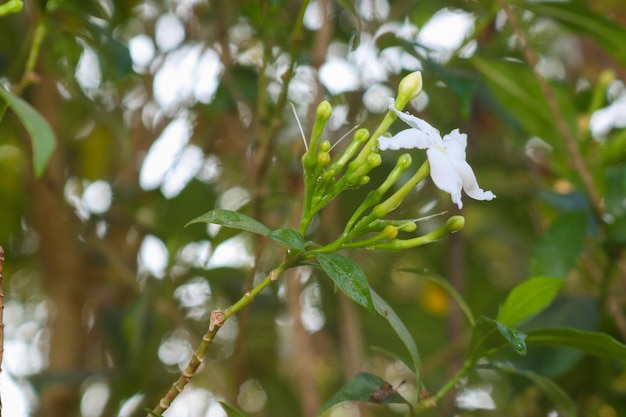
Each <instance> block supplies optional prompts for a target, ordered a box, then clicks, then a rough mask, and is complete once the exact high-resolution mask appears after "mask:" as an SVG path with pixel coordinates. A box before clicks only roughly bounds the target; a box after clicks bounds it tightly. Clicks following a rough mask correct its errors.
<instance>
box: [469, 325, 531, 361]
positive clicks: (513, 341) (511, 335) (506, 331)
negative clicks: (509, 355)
mask: <svg viewBox="0 0 626 417" xmlns="http://www.w3.org/2000/svg"><path fill="white" fill-rule="evenodd" d="M525 338H526V334H524V333H522V332H520V331H519V330H515V329H512V328H510V327H508V326H505V325H504V324H502V323H500V322H498V321H496V320H494V319H490V318H488V317H485V316H483V317H481V318H479V319H478V321H477V322H476V326H474V330H473V332H472V341H471V343H470V353H469V360H470V361H472V362H475V361H477V360H478V359H479V358H480V357H481V356H484V355H486V354H488V353H490V352H491V351H492V350H496V349H500V348H501V347H502V346H503V342H506V344H508V345H510V346H511V347H512V348H513V349H514V350H515V352H517V353H518V354H520V355H525V354H526V343H525Z"/></svg>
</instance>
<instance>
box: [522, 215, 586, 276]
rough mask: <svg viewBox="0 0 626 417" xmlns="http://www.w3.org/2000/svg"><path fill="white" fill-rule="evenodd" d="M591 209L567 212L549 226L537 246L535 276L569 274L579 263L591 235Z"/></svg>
mask: <svg viewBox="0 0 626 417" xmlns="http://www.w3.org/2000/svg"><path fill="white" fill-rule="evenodd" d="M587 225H588V213H587V212H586V211H576V212H569V213H564V214H562V215H561V216H560V217H558V218H557V219H556V220H555V221H554V222H553V223H552V224H551V225H550V227H549V228H548V230H547V231H546V233H545V234H544V235H543V237H542V238H541V241H540V242H539V244H537V246H536V247H535V250H534V252H533V257H532V261H531V267H530V269H531V275H532V276H546V277H555V278H565V277H566V276H567V274H568V273H569V271H571V270H572V268H573V267H574V265H575V264H576V258H578V255H579V254H580V252H581V251H582V250H583V247H584V245H585V238H586V236H587V227H588V226H587Z"/></svg>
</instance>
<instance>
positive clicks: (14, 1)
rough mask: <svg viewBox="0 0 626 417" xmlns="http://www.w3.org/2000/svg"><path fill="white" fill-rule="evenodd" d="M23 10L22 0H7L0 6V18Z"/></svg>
mask: <svg viewBox="0 0 626 417" xmlns="http://www.w3.org/2000/svg"><path fill="white" fill-rule="evenodd" d="M23 8H24V2H23V1H22V0H9V1H7V2H6V3H4V4H0V17H2V16H6V15H8V14H13V13H19V12H21V11H22V9H23Z"/></svg>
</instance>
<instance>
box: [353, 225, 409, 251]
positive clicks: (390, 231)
mask: <svg viewBox="0 0 626 417" xmlns="http://www.w3.org/2000/svg"><path fill="white" fill-rule="evenodd" d="M396 236H398V228H397V227H395V226H386V227H385V228H384V229H383V230H382V232H380V233H379V234H377V235H376V236H374V237H372V238H370V239H365V240H360V241H357V242H348V243H344V244H343V245H341V247H342V248H368V249H373V248H374V247H377V244H380V242H382V241H385V240H391V239H395V238H396ZM388 243H391V242H388Z"/></svg>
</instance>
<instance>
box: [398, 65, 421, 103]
mask: <svg viewBox="0 0 626 417" xmlns="http://www.w3.org/2000/svg"><path fill="white" fill-rule="evenodd" d="M421 92H422V73H421V72H420V71H415V72H412V73H410V74H409V75H407V76H406V77H404V78H403V79H402V81H400V85H399V86H398V98H400V97H402V98H403V99H404V100H403V101H404V103H405V104H406V103H408V102H409V101H411V100H413V99H414V98H415V97H417V96H419V94H420V93H421Z"/></svg>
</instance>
